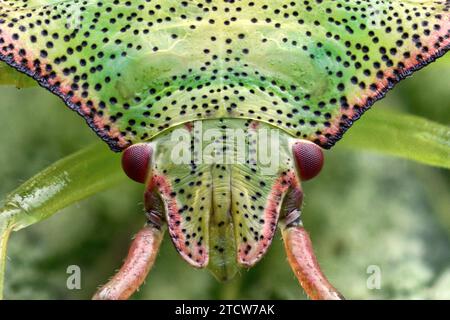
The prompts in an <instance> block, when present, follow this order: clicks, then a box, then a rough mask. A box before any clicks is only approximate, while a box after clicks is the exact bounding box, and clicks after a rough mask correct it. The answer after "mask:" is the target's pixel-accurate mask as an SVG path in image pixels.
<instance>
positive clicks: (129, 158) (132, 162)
mask: <svg viewBox="0 0 450 320" xmlns="http://www.w3.org/2000/svg"><path fill="white" fill-rule="evenodd" d="M151 156H152V147H151V146H150V145H149V144H146V143H138V144H135V145H132V146H130V147H128V149H126V150H125V151H124V152H123V155H122V168H123V171H125V173H126V175H127V176H128V177H129V178H131V179H133V180H134V181H136V182H140V183H144V182H145V180H146V179H147V174H148V170H149V167H150V158H151Z"/></svg>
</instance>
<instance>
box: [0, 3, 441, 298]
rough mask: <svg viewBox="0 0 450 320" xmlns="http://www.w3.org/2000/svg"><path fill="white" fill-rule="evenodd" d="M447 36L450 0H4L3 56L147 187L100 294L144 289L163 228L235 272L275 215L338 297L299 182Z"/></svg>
mask: <svg viewBox="0 0 450 320" xmlns="http://www.w3.org/2000/svg"><path fill="white" fill-rule="evenodd" d="M449 48H450V1H448V0H442V1H406V0H402V1H389V0H385V1H375V0H370V1H353V0H350V1H344V0H336V1H283V0H275V1H266V0H261V1H259V0H256V1H247V0H242V1H219V0H205V1H175V0H166V1H136V0H114V1H106V0H70V1H60V0H45V1H42V0H39V1H38V0H28V1H26V0H17V1H0V59H1V60H2V61H4V62H6V63H7V64H9V65H11V66H13V67H14V68H16V69H17V70H19V71H21V72H23V73H26V74H27V75H29V76H31V77H32V78H34V79H35V80H36V81H37V82H38V83H39V84H40V85H41V86H43V87H45V88H47V89H49V90H51V91H52V92H53V93H54V94H56V95H58V96H59V97H61V98H62V99H63V100H64V101H65V103H66V104H67V105H68V106H69V107H70V108H71V109H73V110H74V111H76V112H77V113H78V114H80V115H81V116H82V117H83V118H84V119H85V120H86V122H87V124H88V125H89V126H90V127H91V128H92V129H93V130H94V131H95V132H96V133H97V135H98V136H99V137H100V138H101V139H103V140H104V141H105V142H107V143H108V145H109V146H110V147H111V149H112V150H113V151H117V152H123V155H122V165H123V169H124V171H125V172H126V174H127V175H128V176H129V177H130V178H131V179H133V180H135V181H137V182H140V183H143V184H144V186H145V189H144V203H145V212H146V219H147V224H146V225H145V227H144V228H143V229H142V230H141V231H140V232H139V233H138V234H137V236H136V238H135V240H134V241H133V244H132V247H131V249H130V252H129V256H128V258H127V259H126V261H125V263H124V265H123V267H122V268H121V269H120V271H119V272H118V273H117V275H116V276H114V277H113V278H112V279H111V280H110V281H109V282H108V283H107V284H106V285H105V286H103V287H102V288H101V289H100V290H99V291H98V292H97V294H96V295H95V298H97V299H125V298H128V297H129V296H130V295H131V294H132V293H133V292H134V291H135V290H136V289H137V288H138V287H139V285H140V284H141V283H142V282H143V281H144V279H145V277H146V275H147V273H148V272H149V270H150V269H151V266H152V265H153V263H154V261H155V258H156V254H157V251H158V248H159V246H160V243H161V241H162V237H163V233H164V230H165V229H167V230H168V233H169V236H170V238H171V239H172V241H173V243H174V246H175V248H176V249H177V251H178V252H179V253H180V255H181V256H182V257H183V258H184V259H185V260H186V261H187V262H188V263H190V264H191V265H192V266H194V267H198V268H208V269H210V270H211V271H212V273H213V274H214V275H215V276H216V277H217V278H218V279H219V280H228V279H230V278H232V277H233V276H234V275H235V273H236V272H237V271H238V269H239V268H249V267H252V266H253V265H254V264H255V263H257V262H258V261H259V260H260V259H261V258H262V257H263V256H264V254H265V253H266V251H267V249H268V247H269V246H270V244H271V241H272V238H273V236H274V233H275V232H276V230H277V227H279V228H280V229H281V232H282V235H283V240H284V243H285V248H286V253H287V257H288V261H289V263H290V264H291V266H292V269H293V270H294V272H295V275H296V276H297V278H298V279H299V281H300V284H301V285H302V287H303V288H304V289H305V291H306V293H307V294H308V295H309V296H310V297H311V298H313V299H341V298H342V296H341V295H340V294H339V293H338V292H337V290H336V289H334V288H333V286H332V285H331V284H330V283H329V282H328V281H327V280H326V278H325V277H324V275H323V274H322V272H321V271H320V268H319V265H318V263H317V260H316V258H315V257H314V254H313V251H312V246H311V241H310V239H309V236H308V234H307V232H306V231H305V230H304V228H303V227H302V223H301V207H302V199H303V191H302V182H303V181H305V180H308V179H311V178H313V177H314V176H316V175H317V174H318V173H319V171H320V169H321V168H322V165H323V149H329V148H331V147H332V146H333V145H334V144H335V143H336V142H337V141H338V140H339V139H340V138H341V137H342V135H343V134H344V133H345V131H346V130H347V129H348V128H349V127H350V126H351V125H352V124H353V122H354V121H356V120H357V119H359V118H360V116H361V115H362V114H363V113H364V112H365V111H366V110H367V109H368V108H369V107H370V106H372V104H373V103H374V102H376V101H377V100H379V99H381V98H382V97H384V95H385V94H386V93H387V91H388V90H390V89H391V88H392V87H393V86H394V85H395V84H396V83H397V82H399V81H400V80H402V79H404V78H405V77H407V76H409V75H411V74H412V73H413V72H414V71H416V70H418V69H420V68H422V67H423V66H425V65H426V64H428V63H430V62H432V61H434V60H435V59H436V58H438V57H440V56H442V55H444V54H445V53H446V52H447V51H448V50H449ZM7 212H14V210H13V208H12V209H11V210H10V211H7ZM43 216H45V215H43ZM22 218H23V220H21V219H22ZM22 218H21V219H19V220H17V219H18V218H17V217H15V218H14V219H15V220H14V221H15V222H14V223H15V224H16V225H14V228H16V229H17V228H18V226H22V225H27V224H29V223H31V222H30V221H27V220H26V219H27V218H26V217H25V216H24V217H22ZM38 220H39V219H38ZM8 221H12V218H11V220H8ZM18 221H19V222H18ZM33 222H34V221H33ZM0 227H2V228H4V230H9V229H12V228H13V224H12V223H10V224H6V225H4V226H0ZM5 234H7V233H5ZM6 238H7V236H4V237H3V238H2V241H3V242H2V244H0V245H5V243H6ZM2 252H3V251H2ZM0 272H3V271H0Z"/></svg>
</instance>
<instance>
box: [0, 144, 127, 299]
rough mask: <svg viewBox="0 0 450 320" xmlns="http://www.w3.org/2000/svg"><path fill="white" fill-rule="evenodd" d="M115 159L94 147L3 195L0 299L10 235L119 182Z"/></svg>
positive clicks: (120, 178) (100, 148)
mask: <svg viewBox="0 0 450 320" xmlns="http://www.w3.org/2000/svg"><path fill="white" fill-rule="evenodd" d="M119 159H120V155H118V154H115V153H113V152H111V150H109V149H108V148H106V147H105V146H103V145H100V144H95V145H92V146H89V147H87V148H85V149H83V150H81V151H79V152H76V153H74V154H72V155H70V156H68V157H66V158H64V159H62V160H59V161H57V162H56V163H54V164H53V165H51V166H49V167H48V168H46V169H45V170H43V171H41V172H40V173H38V174H37V175H35V176H34V177H32V178H31V179H29V180H28V181H26V182H25V183H24V184H22V185H21V186H20V187H19V188H17V189H16V190H14V191H13V192H11V193H10V194H9V195H7V196H6V198H5V200H4V201H3V207H2V208H0V232H1V234H0V297H1V292H2V288H3V276H4V270H5V260H6V244H7V240H8V237H9V234H10V232H11V231H18V230H20V229H23V228H25V227H27V226H30V225H32V224H34V223H36V222H39V221H42V220H44V219H46V218H48V217H50V216H52V215H53V214H55V213H56V212H58V211H59V210H61V209H62V208H64V207H67V206H69V205H70V204H72V203H75V202H77V201H80V200H82V199H84V198H86V197H89V196H91V195H94V194H96V193H98V192H100V191H102V190H105V189H107V188H109V187H111V186H113V185H115V184H117V183H119V182H120V181H121V180H122V179H124V178H125V175H124V174H123V173H122V171H121V170H120V161H119Z"/></svg>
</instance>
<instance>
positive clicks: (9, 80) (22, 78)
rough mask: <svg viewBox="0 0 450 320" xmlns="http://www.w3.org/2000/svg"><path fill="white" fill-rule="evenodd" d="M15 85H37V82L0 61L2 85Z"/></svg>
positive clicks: (0, 83)
mask: <svg viewBox="0 0 450 320" xmlns="http://www.w3.org/2000/svg"><path fill="white" fill-rule="evenodd" d="M3 85H7V86H15V87H16V88H28V87H35V86H37V82H36V81H34V80H33V79H32V78H30V77H27V76H26V75H24V74H23V73H20V72H19V71H17V70H15V69H14V68H12V67H10V66H8V65H7V64H6V63H4V62H0V86H3Z"/></svg>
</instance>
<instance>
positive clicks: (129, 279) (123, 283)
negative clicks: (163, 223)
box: [93, 223, 163, 300]
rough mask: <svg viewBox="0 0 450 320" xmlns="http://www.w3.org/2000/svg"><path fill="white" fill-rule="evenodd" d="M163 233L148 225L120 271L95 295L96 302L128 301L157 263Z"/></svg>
mask: <svg viewBox="0 0 450 320" xmlns="http://www.w3.org/2000/svg"><path fill="white" fill-rule="evenodd" d="M162 238H163V231H161V230H160V229H159V228H157V227H156V226H155V225H154V224H151V223H149V224H147V225H146V226H145V227H144V228H142V229H141V230H140V231H139V232H138V234H137V235H136V237H135V238H134V240H133V242H132V244H131V247H130V250H129V251H128V256H127V258H126V259H125V262H124V264H123V265H122V267H121V268H120V270H119V271H118V272H117V273H116V275H115V276H114V277H112V279H111V280H109V282H108V283H107V284H105V285H104V286H103V287H101V288H100V289H99V290H98V291H97V293H96V294H95V295H94V297H93V299H94V300H126V299H128V298H129V297H130V296H131V295H132V294H133V293H134V292H135V291H136V290H137V289H138V288H139V286H140V285H141V284H142V283H143V282H144V280H145V278H146V277H147V274H148V273H149V271H150V269H151V268H152V266H153V263H154V262H155V258H156V255H157V253H158V249H159V247H160V245H161V240H162Z"/></svg>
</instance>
